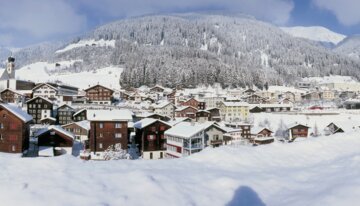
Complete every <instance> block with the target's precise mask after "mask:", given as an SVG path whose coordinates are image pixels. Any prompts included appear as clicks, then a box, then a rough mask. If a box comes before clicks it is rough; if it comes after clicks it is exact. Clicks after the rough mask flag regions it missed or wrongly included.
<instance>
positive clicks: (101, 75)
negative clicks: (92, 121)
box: [15, 60, 123, 89]
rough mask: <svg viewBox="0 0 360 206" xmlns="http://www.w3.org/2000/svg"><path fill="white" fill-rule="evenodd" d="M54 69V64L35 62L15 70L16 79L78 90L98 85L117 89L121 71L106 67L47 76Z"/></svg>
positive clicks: (63, 64) (68, 64)
mask: <svg viewBox="0 0 360 206" xmlns="http://www.w3.org/2000/svg"><path fill="white" fill-rule="evenodd" d="M76 61H80V60H74V61H64V62H58V63H60V64H61V66H70V65H72V64H74V62H76ZM54 69H55V63H47V62H37V63H34V64H30V65H27V66H24V67H22V68H20V69H18V70H16V74H15V75H16V78H17V79H21V80H30V81H34V82H35V83H40V82H53V81H57V80H59V81H61V82H63V83H64V84H69V85H72V86H76V87H79V88H80V89H86V88H88V87H89V85H90V86H93V85H96V84H98V83H100V84H101V85H103V86H106V87H109V88H112V89H119V88H120V84H119V80H120V75H121V73H122V71H123V69H122V68H118V67H106V68H100V69H97V70H96V71H89V72H87V71H84V72H79V73H56V74H48V73H47V72H46V70H48V71H52V70H54Z"/></svg>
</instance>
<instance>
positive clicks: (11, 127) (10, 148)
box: [0, 106, 31, 153]
mask: <svg viewBox="0 0 360 206" xmlns="http://www.w3.org/2000/svg"><path fill="white" fill-rule="evenodd" d="M30 123H31V122H24V121H22V120H21V119H20V118H18V117H17V116H16V115H14V114H13V113H11V112H10V111H8V110H7V109H6V108H4V107H2V106H0V152H9V153H22V152H23V151H25V150H27V149H28V148H29V133H30Z"/></svg>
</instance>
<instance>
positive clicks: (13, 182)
mask: <svg viewBox="0 0 360 206" xmlns="http://www.w3.org/2000/svg"><path fill="white" fill-rule="evenodd" d="M359 148H360V138H359V135H358V134H357V133H353V134H348V135H344V134H339V135H334V136H328V137H319V138H310V139H308V140H307V141H301V142H294V143H291V144H281V143H274V144H270V145H265V146H258V147H245V146H244V147H237V148H232V147H221V148H216V149H205V150H204V151H203V152H200V153H198V154H195V155H193V156H191V157H189V158H184V159H175V160H152V161H146V160H143V161H141V160H140V161H126V160H125V161H110V162H100V161H89V162H84V161H81V160H79V159H76V158H73V157H71V156H62V157H56V158H35V159H33V158H19V156H18V155H8V154H0V162H1V163H2V164H0V170H1V173H0V198H1V202H2V204H4V205H169V204H171V205H239V204H244V205H264V204H266V205H301V206H302V205H327V206H331V205H354V204H356V202H358V201H360V178H359V174H358V171H359V170H360V151H359ZM64 197H66V198H64Z"/></svg>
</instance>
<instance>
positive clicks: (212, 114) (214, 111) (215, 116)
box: [206, 107, 221, 122]
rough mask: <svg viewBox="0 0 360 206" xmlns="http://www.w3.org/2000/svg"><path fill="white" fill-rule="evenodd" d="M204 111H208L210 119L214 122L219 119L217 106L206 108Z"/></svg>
mask: <svg viewBox="0 0 360 206" xmlns="http://www.w3.org/2000/svg"><path fill="white" fill-rule="evenodd" d="M206 111H208V112H210V118H211V121H216V122H220V121H221V116H220V109H219V108H215V107H214V108H211V109H207V110H206Z"/></svg>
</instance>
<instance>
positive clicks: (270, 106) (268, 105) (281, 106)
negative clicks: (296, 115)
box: [251, 104, 293, 108]
mask: <svg viewBox="0 0 360 206" xmlns="http://www.w3.org/2000/svg"><path fill="white" fill-rule="evenodd" d="M251 106H252V108H254V107H256V106H257V107H260V108H274V107H277V108H284V107H293V106H292V105H291V104H252V105H251Z"/></svg>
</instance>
